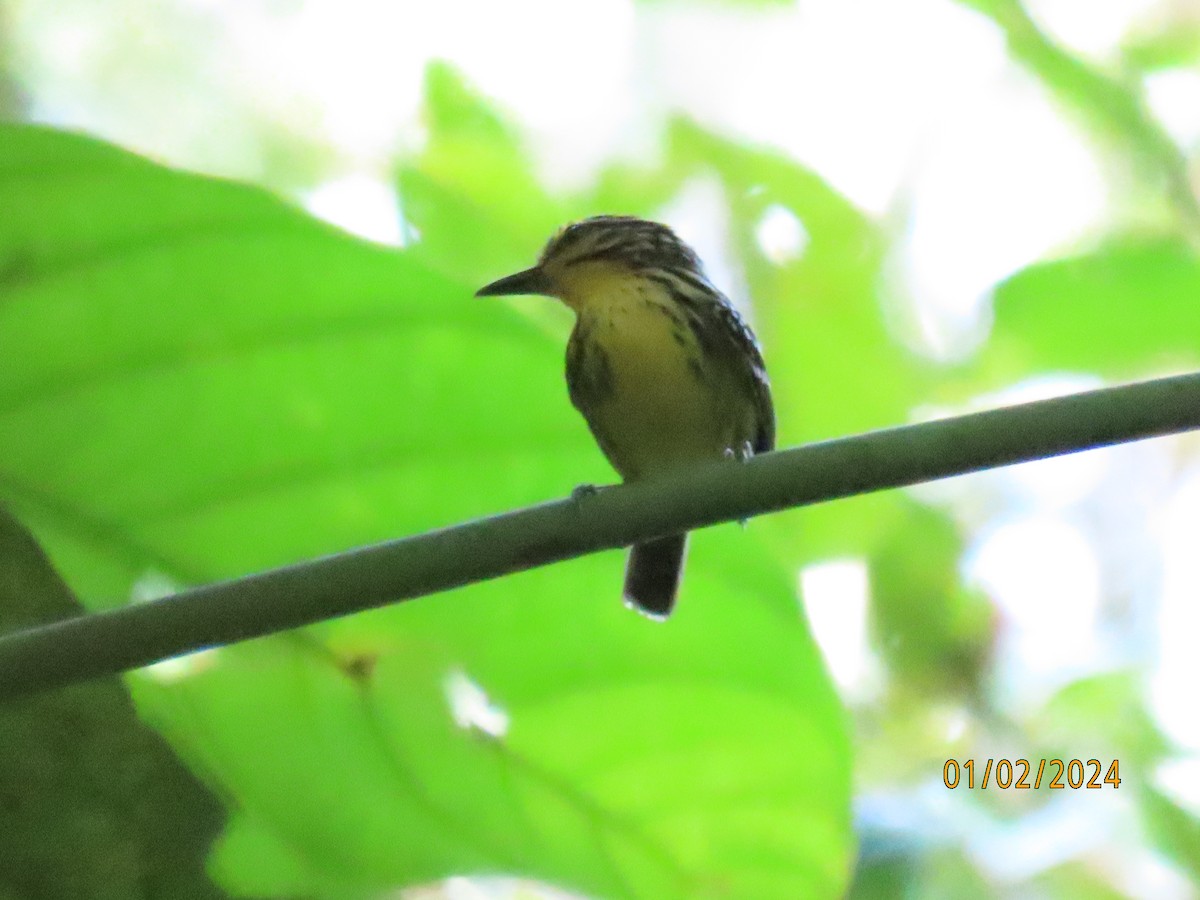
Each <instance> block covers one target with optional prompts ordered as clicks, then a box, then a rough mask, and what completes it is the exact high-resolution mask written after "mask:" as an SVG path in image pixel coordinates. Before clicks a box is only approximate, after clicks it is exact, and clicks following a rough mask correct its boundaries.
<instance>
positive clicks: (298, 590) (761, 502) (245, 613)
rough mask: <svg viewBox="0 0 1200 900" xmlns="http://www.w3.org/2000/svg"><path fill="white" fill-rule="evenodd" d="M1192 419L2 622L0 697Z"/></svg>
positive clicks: (929, 446) (902, 435)
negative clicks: (61, 616)
mask: <svg viewBox="0 0 1200 900" xmlns="http://www.w3.org/2000/svg"><path fill="white" fill-rule="evenodd" d="M1193 428H1200V373H1193V374H1189V375H1178V376H1174V377H1171V378H1160V379H1156V380H1153V381H1145V382H1140V383H1137V384H1130V385H1124V386H1121V387H1113V388H1105V389H1103V390H1096V391H1088V392H1085V393H1080V394H1072V395H1069V396H1065V397H1056V398H1054V399H1051V400H1039V401H1037V402H1034V403H1025V404H1021V405H1019V406H1010V407H1007V408H1004V409H996V410H990V411H987V412H980V413H973V414H970V415H965V416H958V417H956V418H950V419H941V420H938V421H934V422H924V423H921V424H918V425H908V426H904V427H900V428H889V429H886V430H883V431H874V432H870V433H868V434H862V435H856V436H854V437H848V438H841V439H838V440H833V441H825V442H823V443H818V444H809V445H807V446H804V447H797V448H793V449H790V450H782V451H779V452H777V453H769V454H766V455H764V456H760V457H757V458H755V459H752V460H750V461H749V462H745V463H741V462H719V463H711V464H707V465H703V466H699V467H696V468H694V469H690V470H688V471H683V472H679V473H677V474H674V475H671V476H669V477H663V478H662V479H659V480H654V481H646V482H641V483H638V484H629V485H623V486H621V487H617V488H612V489H606V490H603V491H600V492H599V493H596V494H591V495H585V496H582V497H579V498H578V499H570V500H557V501H554V502H551V503H545V504H542V505H540V506H533V507H529V508H527V509H522V510H517V511H515V512H509V513H504V514H502V515H498V516H493V517H491V518H488V519H480V520H477V521H474V522H468V523H466V524H463V525H456V526H453V527H451V528H445V529H442V530H440V531H433V532H429V533H427V534H422V535H417V536H415V537H409V538H403V539H401V540H396V541H389V542H387V543H383V544H377V545H375V546H371V547H364V548H361V549H358V550H350V551H347V552H345V553H339V554H337V555H334V556H327V557H323V558H320V559H316V560H312V561H309V562H303V563H297V564H296V565H292V566H286V567H284V568H281V569H274V570H271V571H267V572H261V573H258V574H255V575H248V576H246V577H244V578H239V579H235V580H233V581H227V582H223V583H219V584H211V585H204V586H201V587H197V588H193V589H191V590H187V591H183V592H181V593H179V594H176V595H174V596H171V597H166V598H164V599H162V600H158V601H155V602H152V603H144V604H140V605H137V606H127V607H123V608H121V609H116V610H110V611H108V612H102V613H96V614H93V615H87V616H80V617H77V618H73V619H66V620H64V621H61V622H55V623H52V624H49V625H43V626H40V627H36V628H31V629H28V630H25V631H18V632H15V633H13V634H9V635H6V636H3V637H0V700H2V699H6V698H11V697H17V696H20V695H23V694H29V693H33V692H35V691H40V690H45V689H47V688H52V687H58V686H61V685H64V684H68V683H71V682H74V681H81V680H84V679H88V678H97V677H101V676H107V675H114V674H117V673H118V672H122V671H125V670H127V669H133V668H138V667H140V666H145V665H148V664H150V663H152V662H156V661H158V660H161V659H166V658H168V657H171V656H177V655H179V654H182V653H188V652H191V651H195V650H200V649H202V648H205V647H212V646H215V645H220V644H229V643H233V642H236V641H243V640H247V639H249V638H256V637H262V636H264V635H268V634H272V633H274V632H278V631H284V630H286V629H290V628H296V627H298V626H301V625H308V624H311V623H313V622H317V621H320V620H322V619H329V618H334V617H336V616H344V615H347V614H349V613H354V612H359V611H361V610H365V609H371V608H373V607H377V606H383V605H385V604H388V603H394V602H397V601H400V600H410V599H412V598H414V597H420V596H423V595H425V594H431V593H434V592H436V591H444V590H448V589H449V588H454V587H459V586H460V585H464V584H469V583H471V582H475V581H483V580H485V579H489V578H497V577H499V576H501V575H507V574H509V573H511V572H519V571H521V570H523V569H529V568H532V567H534V566H540V565H546V564H547V563H552V562H558V561H560V560H564V559H569V558H571V557H575V556H581V555H583V554H585V553H591V552H594V551H597V550H604V549H610V548H615V547H621V546H626V545H629V544H631V543H633V542H635V541H640V540H645V539H647V538H652V537H660V536H662V535H665V534H672V533H675V532H678V531H683V530H689V529H693V528H701V527H704V526H706V525H713V524H716V523H718V522H725V521H733V520H737V519H746V518H749V517H751V516H756V515H760V514H762V513H766V512H773V511H776V510H781V509H787V508H789V507H795V506H804V505H806V504H810V503H819V502H822V501H825V500H834V499H837V498H840V497H849V496H853V495H855V494H861V493H866V492H868V491H877V490H883V489H886V488H895V487H902V486H905V485H910V484H915V483H918V482H922V481H930V480H933V479H937V478H947V477H949V476H952V475H962V474H965V473H968V472H975V471H979V470H980V469H987V468H992V467H994V466H1003V465H1010V464H1012V463H1018V462H1026V461H1029V460H1034V459H1041V458H1043V457H1047V456H1055V455H1058V454H1062V453H1071V452H1075V451H1078V450H1087V449H1091V448H1094V447H1102V446H1105V445H1108V444H1117V443H1122V442H1125V441H1134V440H1141V439H1143V438H1149V437H1157V436H1161V435H1166V434H1172V433H1175V432H1179V431H1185V430H1188V429H1193ZM446 602H453V601H446ZM647 627H651V626H650V625H647ZM666 627H669V626H666Z"/></svg>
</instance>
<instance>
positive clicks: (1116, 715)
mask: <svg viewBox="0 0 1200 900" xmlns="http://www.w3.org/2000/svg"><path fill="white" fill-rule="evenodd" d="M1031 718H1032V722H1031V723H1030V726H1031V731H1032V733H1035V734H1037V735H1039V736H1040V737H1041V738H1042V739H1043V740H1045V741H1046V742H1047V744H1048V746H1047V747H1046V748H1045V749H1046V752H1045V753H1043V754H1042V755H1043V756H1047V757H1054V756H1060V757H1062V758H1064V759H1070V758H1072V757H1076V756H1079V755H1080V750H1079V748H1080V747H1086V748H1087V753H1088V754H1090V755H1091V756H1093V757H1097V758H1102V761H1103V762H1104V765H1105V767H1106V768H1107V766H1108V763H1109V762H1111V761H1112V760H1113V759H1120V761H1121V764H1122V765H1124V766H1132V767H1133V768H1134V769H1136V770H1139V771H1143V772H1144V771H1146V770H1147V769H1148V768H1150V767H1151V766H1153V765H1154V764H1155V763H1156V762H1157V761H1158V760H1160V759H1161V758H1162V757H1163V756H1164V755H1165V754H1166V752H1167V750H1168V746H1169V745H1168V743H1167V741H1166V739H1165V738H1164V737H1163V736H1162V735H1161V734H1160V732H1159V730H1158V728H1157V726H1156V725H1155V724H1154V720H1153V718H1151V716H1150V713H1149V712H1148V711H1147V709H1146V700H1145V686H1144V684H1143V683H1142V680H1141V679H1140V678H1139V677H1138V676H1137V675H1136V674H1134V673H1132V672H1117V673H1106V674H1103V675H1096V676H1093V677H1090V678H1081V679H1079V680H1078V681H1074V682H1072V683H1071V684H1068V685H1067V686H1066V687H1064V688H1062V689H1061V690H1059V691H1058V692H1057V693H1056V694H1054V696H1052V697H1051V698H1050V699H1049V700H1048V701H1047V702H1046V704H1045V706H1044V707H1042V709H1041V710H1039V711H1038V712H1037V713H1036V715H1034V716H1033V717H1031Z"/></svg>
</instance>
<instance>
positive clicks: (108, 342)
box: [0, 127, 850, 898]
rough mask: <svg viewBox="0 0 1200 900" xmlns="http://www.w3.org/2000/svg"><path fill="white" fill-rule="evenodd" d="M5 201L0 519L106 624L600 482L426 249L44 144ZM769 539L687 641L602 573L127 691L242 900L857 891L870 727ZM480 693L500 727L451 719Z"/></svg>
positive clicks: (535, 383) (541, 383) (348, 630)
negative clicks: (153, 599)
mask: <svg viewBox="0 0 1200 900" xmlns="http://www.w3.org/2000/svg"><path fill="white" fill-rule="evenodd" d="M0 208H3V209H5V216H4V217H2V218H0V273H3V274H0V342H2V345H3V348H4V352H3V353H2V354H0V501H3V502H6V503H8V504H10V505H11V507H12V508H13V509H14V511H16V513H17V514H18V515H19V516H20V517H21V519H22V520H23V521H24V522H25V523H27V524H28V525H29V526H30V527H31V528H32V530H33V531H34V532H35V534H36V535H37V536H38V538H39V539H40V540H41V542H42V543H43V545H44V546H45V547H46V548H47V549H48V551H49V553H50V555H51V556H52V557H53V558H54V559H55V561H56V562H57V564H58V565H59V566H60V567H61V568H62V570H63V571H64V573H65V575H66V577H67V579H68V581H69V582H70V583H71V585H72V586H73V587H74V588H75V589H76V590H77V591H78V592H79V593H80V594H81V595H82V596H83V597H84V599H85V601H86V602H88V603H90V604H91V605H93V606H96V605H104V604H115V603H122V602H126V600H127V599H128V598H129V597H130V596H131V594H132V593H135V592H137V591H142V590H145V589H147V586H148V585H150V584H153V583H161V581H162V579H163V577H165V578H168V579H173V580H174V581H176V582H195V581H203V580H210V579H215V578H220V577H224V576H229V575H234V574H238V573H243V572H248V571H252V570H256V569H260V568H263V567H266V566H271V565H276V564H279V563H285V562H288V561H291V560H296V559H300V558H303V557H308V556H312V555H315V554H320V553H326V552H331V551H336V550H339V549H341V548H344V547H348V546H352V545H357V544H361V543H365V542H369V541H375V540H379V539H383V538H387V537H391V536H397V535H401V534H406V533H411V532H415V531H419V530H423V529H427V528H431V527H435V526H438V525H442V524H445V523H448V522H452V521H455V520H459V519H463V518H466V517H470V516H474V515H479V514H484V513H488V512H492V511H496V510H500V509H504V508H507V507H512V506H517V505H521V504H526V503H531V502H535V501H538V500H541V499H544V498H547V497H550V496H555V495H562V494H564V493H565V492H566V491H567V490H569V489H570V488H571V487H572V486H573V485H574V484H576V483H579V482H585V481H598V480H603V479H605V478H607V477H608V475H607V473H606V471H605V469H604V466H603V462H602V460H601V458H600V455H599V453H598V452H597V451H596V449H595V448H594V447H593V446H592V443H591V440H590V438H589V436H588V435H587V433H586V429H585V428H584V427H583V424H582V422H581V421H580V420H579V419H578V417H577V416H576V415H575V414H574V412H573V411H572V410H571V409H570V407H569V404H568V402H567V399H566V395H565V389H564V387H563V384H562V381H561V374H560V373H561V367H562V346H561V343H560V341H559V340H558V339H557V337H555V336H548V334H547V331H546V329H544V328H542V327H539V326H537V325H535V324H534V323H533V322H531V321H530V320H529V319H527V318H525V317H523V316H521V315H519V314H518V313H517V312H516V311H515V310H514V309H513V308H512V307H509V306H506V305H504V304H502V303H500V302H494V301H493V302H487V301H480V300H475V299H473V298H471V296H470V291H471V288H472V287H473V286H474V285H473V284H466V283H459V282H457V281H455V280H452V279H450V278H448V277H446V276H444V275H440V274H438V273H437V272H436V271H434V270H433V269H431V268H429V267H428V265H427V264H426V262H425V261H424V258H423V257H419V256H418V255H416V254H414V253H412V252H399V251H394V250H391V249H387V248H383V247H378V246H374V245H371V244H368V243H365V242H362V241H359V240H356V239H353V238H350V237H348V236H346V235H343V234H341V233H338V232H336V231H335V230H333V229H331V228H329V227H327V226H324V225H322V224H320V223H317V222H314V221H312V220H310V219H308V218H307V217H306V216H304V215H303V214H302V213H300V212H298V211H297V210H294V209H292V208H289V207H288V206H287V205H285V204H283V203H281V202H279V201H278V200H275V199H273V198H271V197H269V196H267V195H265V194H263V193H261V192H259V191H257V190H254V189H251V188H248V187H245V186H240V185H236V184H231V183H227V182H222V181H216V180H212V179H206V178H201V177H197V176H194V175H188V174H183V173H179V172H174V171H171V170H169V169H165V168H162V167H159V166H157V165H154V164H151V163H149V162H147V161H145V160H141V159H138V158H136V157H134V156H132V155H130V154H127V153H124V152H122V151H120V150H117V149H115V148H112V147H108V146H105V145H102V144H99V143H97V142H95V141H92V140H89V139H86V138H83V137H79V136H72V135H66V134H61V133H57V132H53V131H49V130H43V129H35V128H18V127H5V128H3V129H0ZM476 238H477V236H475V235H470V234H464V235H463V236H462V239H463V240H464V241H470V240H475V239H476ZM447 239H448V238H447ZM760 530H761V529H756V528H751V529H749V530H747V531H742V530H740V529H738V528H737V527H736V526H727V527H725V528H721V529H714V530H712V531H709V532H707V533H704V534H702V535H698V536H697V540H696V541H695V545H694V550H693V553H692V556H691V560H690V563H689V569H690V571H689V573H688V579H687V583H686V586H685V589H684V596H683V598H682V604H681V608H680V610H679V612H678V614H677V616H676V617H675V618H673V619H672V620H671V622H670V623H669V624H667V625H656V624H654V623H650V622H648V621H645V620H642V619H640V618H639V617H637V616H635V615H634V614H632V613H630V612H628V611H626V610H625V609H623V608H622V607H621V605H620V603H619V600H618V596H617V595H618V585H619V566H620V556H619V554H603V555H598V556H593V557H589V558H586V559H582V560H577V561H574V562H571V563H568V564H563V565H559V566H555V567H551V568H547V569H542V570H538V571H534V572H529V573H525V574H523V575H521V576H517V577H512V578H507V579H503V580H499V581H496V582H492V583H488V584H484V585H477V586H473V587H471V588H467V589H463V590H459V591H455V592H453V593H452V594H448V595H446V596H441V597H431V598H424V599H421V600H418V601H415V602H411V603H407V604H403V605H402V606H399V607H396V608H390V609H386V610H381V611H378V612H375V613H371V614H367V615H362V616H357V617H352V618H349V619H344V620H341V621H337V622H333V623H327V624H325V625H323V626H320V627H316V628H313V629H310V630H308V631H306V632H305V633H304V636H303V637H298V636H290V637H285V638H274V639H268V640H264V641H259V642H253V643H251V644H248V645H244V646H241V647H235V648H228V649H224V650H220V651H217V652H216V653H215V654H213V655H210V656H207V657H204V658H202V659H198V660H197V661H196V662H195V663H194V664H193V669H194V670H195V671H194V673H193V674H191V675H190V676H189V677H186V678H184V679H183V680H179V681H172V682H168V681H162V680H159V679H155V678H152V677H147V676H139V677H138V678H136V679H135V680H134V688H135V694H136V697H137V699H138V701H139V704H140V708H141V710H142V712H143V714H144V715H146V716H147V717H148V718H150V719H151V720H152V721H153V722H154V723H155V724H156V725H157V726H158V727H159V728H160V729H161V730H162V731H163V732H164V733H165V734H166V735H167V736H168V737H169V738H170V740H171V741H172V743H173V744H174V746H175V747H176V748H177V749H178V750H179V751H180V753H181V754H182V755H183V756H184V757H185V759H187V760H188V761H189V762H190V763H191V764H192V765H193V766H194V767H195V768H197V769H198V770H199V771H201V772H203V773H205V774H206V777H208V778H209V779H210V780H211V781H213V782H214V783H215V784H217V785H219V786H220V788H221V789H222V791H223V792H224V793H225V794H226V795H227V796H228V797H229V798H230V801H231V806H232V808H233V810H234V812H235V816H236V819H235V822H234V824H233V826H232V827H231V829H230V831H229V832H228V833H227V835H226V837H225V839H224V840H223V842H222V844H221V847H220V851H219V853H218V856H217V868H218V871H219V872H220V874H221V876H222V878H223V880H224V882H225V883H226V884H227V885H228V886H229V887H230V888H231V889H233V890H236V891H256V892H260V893H284V892H288V891H292V892H297V893H301V892H302V893H305V894H307V895H317V896H352V895H354V894H355V893H358V892H362V891H368V890H374V889H381V888H385V887H390V886H395V885H402V884H411V883H416V882H422V881H427V880H430V879H435V878H439V877H444V876H447V875H450V874H454V873H465V872H512V873H517V874H523V875H529V876H533V877H537V878H542V879H546V880H549V881H553V882H556V883H560V884H563V885H567V886H569V887H572V888H575V889H578V890H584V891H589V892H592V893H595V894H599V895H606V896H652V897H672V896H675V897H706V896H723V897H756V898H769V897H796V896H831V895H835V894H837V893H839V892H840V891H841V890H842V889H843V887H844V886H845V881H846V877H847V869H848V863H849V857H850V836H849V831H850V829H849V812H848V797H849V760H848V739H847V734H846V725H845V721H844V717H843V714H842V711H841V709H840V707H839V705H838V703H837V700H836V697H835V696H834V694H833V692H832V690H831V688H830V685H829V683H828V680H827V678H826V675H825V673H824V670H823V668H822V666H821V664H820V661H819V658H818V656H817V654H816V652H815V649H814V647H813V644H812V642H811V640H810V638H809V636H808V634H807V630H806V628H805V626H804V624H803V621H802V619H801V617H800V615H799V613H798V611H797V608H796V606H795V600H794V597H793V588H792V575H791V573H790V572H788V571H786V570H784V569H780V568H779V567H778V566H777V564H775V563H773V562H772V561H771V557H770V556H769V555H768V554H766V553H765V552H764V551H763V550H762V549H761V548H760V547H759V545H758V537H757V532H758V531H760ZM464 679H467V680H470V681H473V682H475V683H477V684H478V685H479V686H480V687H481V688H482V689H483V690H484V691H486V692H487V695H488V696H489V697H490V698H491V701H492V702H493V703H495V704H498V705H499V706H500V707H502V708H503V710H504V711H505V713H506V714H507V716H508V723H509V724H508V728H507V730H506V731H504V732H503V733H499V734H490V733H487V732H486V731H484V730H481V729H479V728H470V727H460V726H459V725H456V724H455V720H454V717H453V716H452V710H451V707H450V704H449V702H448V700H447V690H446V685H447V683H448V681H449V682H450V683H454V682H456V681H457V682H459V683H467V682H466V681H465V680H464Z"/></svg>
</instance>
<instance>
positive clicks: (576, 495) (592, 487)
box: [571, 484, 600, 503]
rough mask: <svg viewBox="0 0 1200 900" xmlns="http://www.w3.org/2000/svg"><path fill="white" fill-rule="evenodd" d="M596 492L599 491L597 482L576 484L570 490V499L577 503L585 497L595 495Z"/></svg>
mask: <svg viewBox="0 0 1200 900" xmlns="http://www.w3.org/2000/svg"><path fill="white" fill-rule="evenodd" d="M598 493H600V486H599V485H598V484H577V485H575V488H574V489H573V490H572V491H571V499H572V500H574V501H575V502H576V503H578V502H579V501H580V500H584V499H586V498H587V497H595V496H596V495H597V494H598Z"/></svg>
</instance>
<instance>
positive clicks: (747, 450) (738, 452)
mask: <svg viewBox="0 0 1200 900" xmlns="http://www.w3.org/2000/svg"><path fill="white" fill-rule="evenodd" d="M753 456H754V447H753V446H751V444H750V442H749V441H742V443H741V445H740V446H739V447H737V448H736V449H735V448H733V447H726V448H725V458H726V459H736V460H737V461H738V462H746V461H747V460H749V459H751V458H753Z"/></svg>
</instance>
